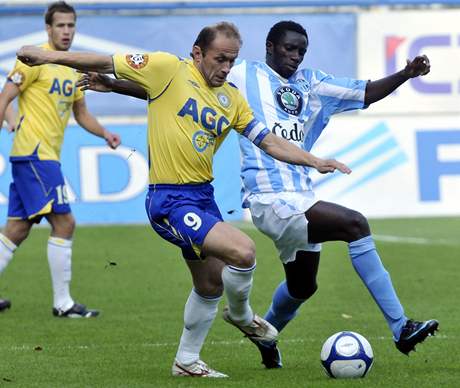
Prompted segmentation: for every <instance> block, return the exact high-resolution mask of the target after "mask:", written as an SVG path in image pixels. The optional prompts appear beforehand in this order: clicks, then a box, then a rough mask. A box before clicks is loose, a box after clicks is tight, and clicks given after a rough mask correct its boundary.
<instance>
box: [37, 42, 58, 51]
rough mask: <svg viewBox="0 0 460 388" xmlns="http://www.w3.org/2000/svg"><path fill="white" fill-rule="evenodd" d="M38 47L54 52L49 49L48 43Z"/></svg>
mask: <svg viewBox="0 0 460 388" xmlns="http://www.w3.org/2000/svg"><path fill="white" fill-rule="evenodd" d="M40 47H41V48H42V49H45V50H49V51H55V50H54V49H53V48H51V46H50V44H49V43H43V44H42V45H41V46H40Z"/></svg>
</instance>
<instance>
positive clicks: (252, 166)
mask: <svg viewBox="0 0 460 388" xmlns="http://www.w3.org/2000/svg"><path fill="white" fill-rule="evenodd" d="M228 80H229V81H230V82H232V83H234V84H235V85H236V86H237V87H238V89H239V90H240V92H241V93H242V94H243V96H244V97H245V98H246V99H247V101H248V102H249V105H250V106H251V108H252V110H253V112H254V116H255V117H256V119H258V120H259V121H261V122H262V123H264V124H265V125H266V126H267V128H268V129H270V130H271V131H272V133H274V134H276V135H277V136H281V137H283V138H285V139H286V140H289V141H290V142H291V143H293V144H295V145H296V146H298V147H301V148H303V149H304V150H306V151H310V150H311V148H312V146H313V144H314V143H315V141H316V140H317V139H318V137H319V136H320V135H321V132H322V131H323V130H324V128H325V127H326V125H327V123H328V122H329V119H330V117H331V116H332V115H333V114H335V113H339V112H344V111H347V110H353V109H362V108H364V95H365V89H366V83H367V81H362V80H355V79H351V78H335V77H333V76H331V75H329V74H326V73H324V72H322V71H320V70H312V69H301V70H298V71H297V72H296V73H295V74H293V75H292V76H291V77H290V78H289V79H285V78H283V77H281V76H280V75H279V74H278V73H276V72H275V71H274V70H273V69H271V68H270V67H269V66H268V65H267V64H265V63H264V62H259V61H255V62H248V61H240V62H238V63H237V64H236V65H235V66H234V67H233V68H232V71H231V73H230V75H229V77H228ZM239 138H240V139H239V141H240V148H241V152H242V156H243V159H242V167H241V177H242V181H243V206H246V204H245V201H244V200H245V199H246V198H247V196H248V195H249V194H251V193H261V192H272V193H273V192H280V191H306V190H312V186H311V179H310V178H309V176H308V172H309V168H308V167H304V166H295V165H291V164H287V163H284V162H280V161H278V160H275V159H273V158H272V157H271V156H269V155H268V154H266V153H265V152H264V151H263V150H261V149H259V148H257V147H255V146H254V145H253V144H252V143H251V142H250V141H248V140H247V139H245V138H243V137H242V136H240V137H239Z"/></svg>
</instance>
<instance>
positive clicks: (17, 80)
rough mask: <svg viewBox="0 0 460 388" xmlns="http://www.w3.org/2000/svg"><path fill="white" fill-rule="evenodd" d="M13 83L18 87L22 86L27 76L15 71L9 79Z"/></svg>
mask: <svg viewBox="0 0 460 388" xmlns="http://www.w3.org/2000/svg"><path fill="white" fill-rule="evenodd" d="M9 79H10V80H11V82H13V83H14V84H15V85H17V86H21V85H22V84H23V83H24V80H25V79H26V76H25V75H24V73H23V72H22V71H19V70H15V72H14V73H13V74H11V76H10V77H9Z"/></svg>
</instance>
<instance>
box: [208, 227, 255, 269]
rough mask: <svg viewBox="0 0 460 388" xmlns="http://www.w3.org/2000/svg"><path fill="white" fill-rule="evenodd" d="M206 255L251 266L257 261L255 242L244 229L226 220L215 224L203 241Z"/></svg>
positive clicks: (245, 266) (233, 263)
mask: <svg viewBox="0 0 460 388" xmlns="http://www.w3.org/2000/svg"><path fill="white" fill-rule="evenodd" d="M202 251H203V254H204V255H205V257H208V256H214V257H218V258H219V259H221V260H223V261H224V262H225V263H226V264H230V265H234V266H236V267H241V268H249V267H251V266H252V265H254V263H255V244H254V242H253V241H252V240H251V239H250V238H249V237H248V236H247V235H246V234H244V233H243V232H242V231H240V230H239V229H237V228H235V227H233V226H232V225H230V224H227V223H225V222H219V223H217V224H215V225H214V226H213V227H212V229H211V230H210V231H209V232H208V234H207V235H206V238H205V239H204V243H203V250H202Z"/></svg>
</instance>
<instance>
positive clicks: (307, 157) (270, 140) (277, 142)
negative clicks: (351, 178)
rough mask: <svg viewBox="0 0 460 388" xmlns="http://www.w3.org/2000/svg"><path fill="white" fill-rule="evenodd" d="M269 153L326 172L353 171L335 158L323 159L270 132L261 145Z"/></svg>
mask: <svg viewBox="0 0 460 388" xmlns="http://www.w3.org/2000/svg"><path fill="white" fill-rule="evenodd" d="M259 147H260V148H262V149H263V150H264V151H265V152H266V153H267V154H269V155H270V156H272V157H274V158H275V159H278V160H281V161H283V162H286V163H291V164H299V165H303V166H309V167H313V168H315V169H316V170H318V171H319V172H320V173H322V174H325V173H328V172H334V171H335V170H339V171H340V172H342V173H344V174H349V173H351V170H350V168H348V166H346V165H345V164H343V163H340V162H338V161H337V160H335V159H321V158H318V157H316V156H314V155H313V154H311V153H310V152H307V151H304V150H303V149H301V148H299V147H296V146H295V145H293V144H291V143H289V142H288V141H287V140H285V139H283V138H281V137H278V136H276V135H274V134H272V133H269V134H268V135H267V136H265V138H264V139H263V140H262V142H261V143H260V145H259Z"/></svg>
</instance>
